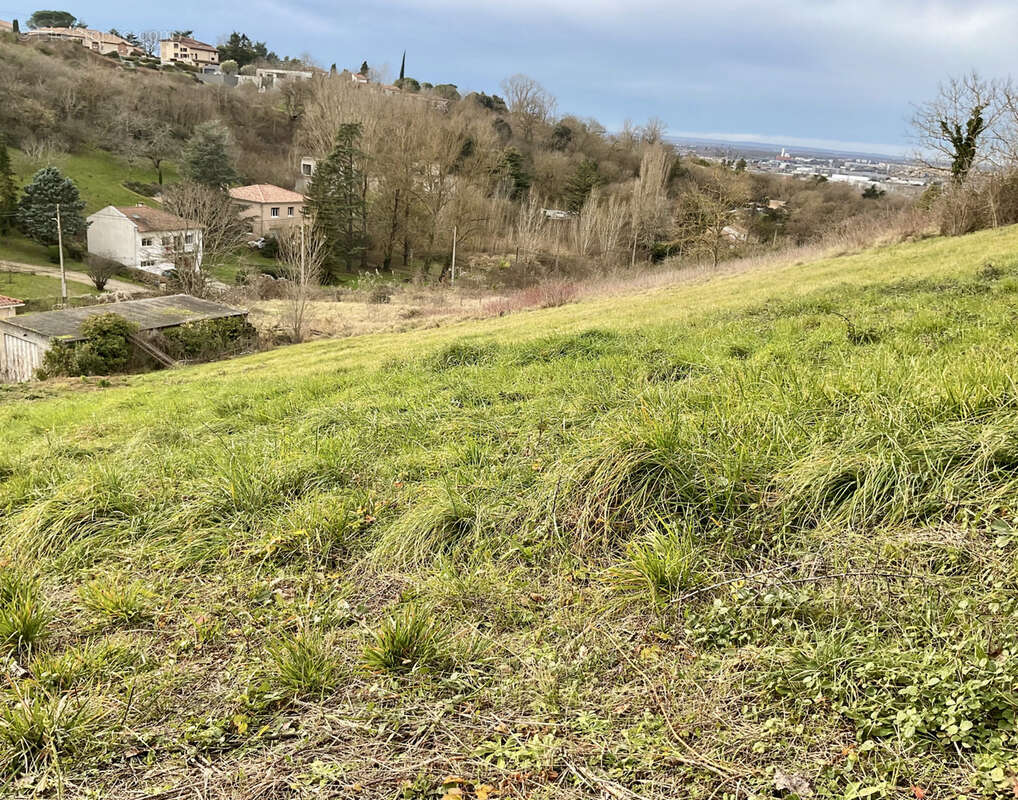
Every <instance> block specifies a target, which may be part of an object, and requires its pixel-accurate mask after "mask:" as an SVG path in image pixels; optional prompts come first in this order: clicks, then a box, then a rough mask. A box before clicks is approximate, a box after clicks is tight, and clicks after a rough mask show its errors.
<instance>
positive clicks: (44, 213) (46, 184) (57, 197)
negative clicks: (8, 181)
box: [17, 167, 86, 245]
mask: <svg viewBox="0 0 1018 800" xmlns="http://www.w3.org/2000/svg"><path fill="white" fill-rule="evenodd" d="M57 204H59V205H60V224H61V227H62V228H63V234H64V241H65V242H66V241H67V240H69V239H74V238H77V237H79V236H81V235H82V234H83V233H84V232H85V227H86V223H85V218H84V217H83V216H82V215H81V212H82V211H83V210H84V208H85V201H84V200H82V199H81V195H79V194H78V187H77V186H75V185H74V183H73V182H72V181H71V179H70V178H65V177H64V176H63V175H62V174H61V172H60V170H58V169H57V168H56V167H46V168H45V169H41V170H39V171H38V172H37V173H35V176H34V177H33V178H32V182H31V183H30V184H28V186H26V187H25V194H24V196H23V197H22V198H21V202H20V203H18V216H17V220H18V227H20V228H21V230H22V231H23V232H24V233H25V235H26V236H28V237H29V238H30V239H34V240H35V241H37V242H38V243H39V244H43V245H53V244H56V243H57V221H56V216H57Z"/></svg>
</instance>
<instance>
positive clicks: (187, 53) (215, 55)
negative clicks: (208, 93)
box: [159, 36, 219, 67]
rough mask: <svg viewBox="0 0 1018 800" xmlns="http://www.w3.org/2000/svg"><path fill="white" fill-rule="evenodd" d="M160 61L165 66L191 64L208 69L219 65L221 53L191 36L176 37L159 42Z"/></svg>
mask: <svg viewBox="0 0 1018 800" xmlns="http://www.w3.org/2000/svg"><path fill="white" fill-rule="evenodd" d="M159 60H160V61H161V62H162V63H163V64H174V63H179V64H190V65H191V66H192V67H207V66H210V65H218V64H219V51H218V50H217V49H216V48H215V47H213V46H212V45H210V44H205V42H199V41H198V40H197V39H192V38H191V37H190V36H176V37H174V38H172V39H163V40H162V41H161V42H159Z"/></svg>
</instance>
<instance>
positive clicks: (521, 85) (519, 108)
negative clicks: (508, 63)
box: [502, 75, 555, 141]
mask: <svg viewBox="0 0 1018 800" xmlns="http://www.w3.org/2000/svg"><path fill="white" fill-rule="evenodd" d="M502 91H503V92H504V93H505V101H506V104H507V105H508V106H509V111H510V112H511V113H512V114H513V116H514V117H516V118H517V120H518V121H519V124H520V128H521V129H522V131H523V135H524V137H525V138H526V139H527V140H528V141H529V140H530V139H532V138H533V136H534V129H535V128H536V127H537V126H538V125H539V124H543V123H545V122H547V121H548V118H549V117H550V116H551V115H552V114H553V113H554V111H555V98H554V97H552V96H551V95H550V94H549V93H548V92H547V90H545V88H544V87H543V86H541V84H539V83H538V82H537V81H535V80H534V79H533V78H531V77H528V76H527V75H513V76H512V77H510V78H506V79H505V80H504V81H502Z"/></svg>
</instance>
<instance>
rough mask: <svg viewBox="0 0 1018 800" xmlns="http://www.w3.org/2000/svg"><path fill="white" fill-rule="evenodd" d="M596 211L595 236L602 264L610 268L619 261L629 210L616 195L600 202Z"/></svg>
mask: <svg viewBox="0 0 1018 800" xmlns="http://www.w3.org/2000/svg"><path fill="white" fill-rule="evenodd" d="M595 209H596V212H595V214H594V222H593V227H594V236H595V238H596V239H597V246H598V250H599V251H600V253H601V264H602V265H603V266H605V267H608V266H611V265H612V264H613V263H615V262H616V261H617V259H618V251H619V246H620V245H621V244H622V231H623V229H624V228H625V226H626V217H627V216H628V214H627V210H628V209H627V208H626V203H625V201H623V200H622V199H621V198H619V197H618V196H617V195H614V194H613V195H609V196H608V198H607V199H606V200H604V201H601V202H598V203H597V205H596V206H595Z"/></svg>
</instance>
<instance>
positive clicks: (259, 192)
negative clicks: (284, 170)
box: [230, 183, 305, 236]
mask: <svg viewBox="0 0 1018 800" xmlns="http://www.w3.org/2000/svg"><path fill="white" fill-rule="evenodd" d="M230 197H232V198H233V201H234V202H235V203H236V204H237V205H238V206H240V209H241V210H240V218H241V219H243V220H246V221H247V222H248V223H249V224H250V225H251V232H252V233H254V234H255V235H257V236H265V235H266V234H269V233H272V232H273V231H277V230H280V229H282V228H288V227H289V226H291V225H293V224H294V223H295V222H299V221H300V220H301V219H303V218H304V202H305V197H304V195H302V194H298V193H297V192H291V191H290V190H289V189H283V188H280V187H279V186H273V185H272V184H269V183H259V184H254V185H252V186H238V187H236V188H234V189H230Z"/></svg>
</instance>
